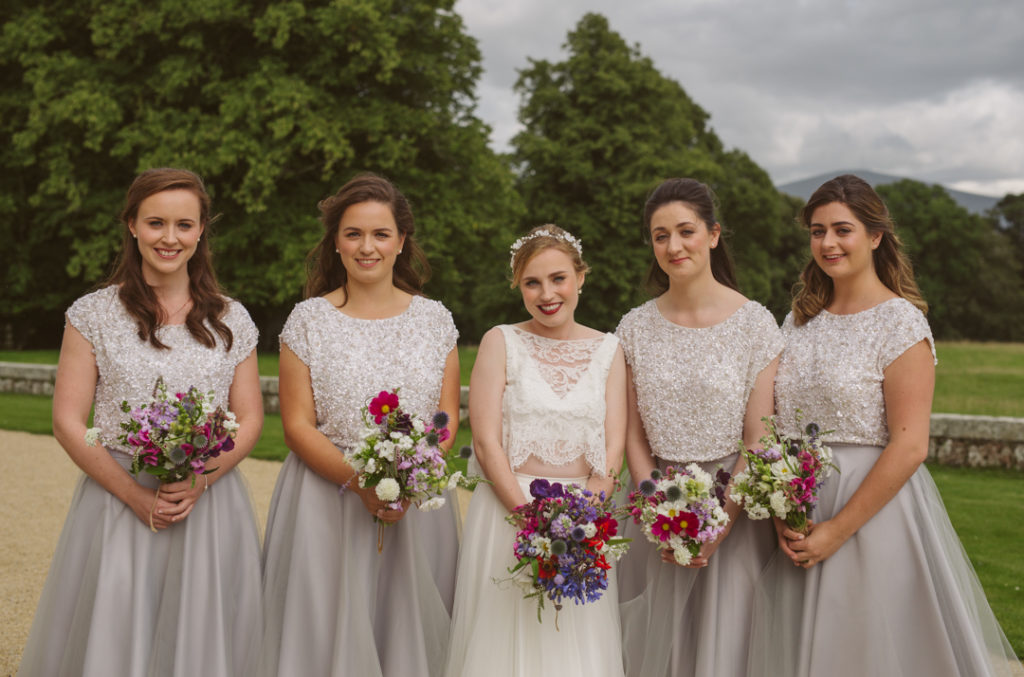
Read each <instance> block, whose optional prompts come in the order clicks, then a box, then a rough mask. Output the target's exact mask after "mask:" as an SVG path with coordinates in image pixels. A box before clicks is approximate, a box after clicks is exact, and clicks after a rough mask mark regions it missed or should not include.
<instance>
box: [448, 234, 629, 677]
mask: <svg viewBox="0 0 1024 677" xmlns="http://www.w3.org/2000/svg"><path fill="white" fill-rule="evenodd" d="M511 265H512V286H513V287H518V288H519V291H520V292H521V293H522V295H523V304H524V305H525V306H526V310H527V312H529V314H530V319H528V320H526V321H524V322H520V323H518V324H514V325H499V326H497V327H494V328H493V329H491V330H490V331H488V332H487V333H486V334H484V337H483V339H482V340H481V342H480V350H479V353H478V354H477V358H476V364H475V366H474V367H473V375H472V378H471V381H470V403H469V410H470V423H471V425H472V428H473V444H474V447H475V451H476V460H477V462H478V463H479V465H480V467H481V469H482V471H483V474H484V475H485V476H486V478H487V479H488V480H489V481H490V482H491V484H490V485H486V484H481V485H480V486H479V487H477V489H476V492H475V493H474V496H473V500H472V502H471V503H470V505H469V510H468V516H467V519H466V525H465V532H464V533H465V536H464V541H463V545H462V551H461V553H460V555H459V569H458V575H457V578H456V580H457V584H456V590H455V606H454V611H453V618H452V623H453V627H452V641H451V648H450V652H449V658H448V667H447V671H446V674H447V675H449V676H450V677H455V676H459V675H481V674H490V675H494V676H495V677H497V676H499V675H509V676H513V675H538V674H545V675H547V674H558V675H581V676H582V675H587V676H588V677H596V676H599V675H609V676H611V675H617V676H621V675H622V674H623V672H622V655H621V642H620V635H619V620H618V609H617V591H616V586H615V582H614V574H613V573H612V572H609V573H610V574H611V575H610V579H611V580H609V585H608V589H607V591H606V592H605V594H604V595H603V596H602V597H601V599H600V600H598V601H596V602H593V603H589V604H586V605H584V606H576V605H574V604H567V605H565V606H564V607H563V608H562V610H561V611H560V612H559V617H558V631H556V629H555V622H554V621H555V618H554V613H555V612H554V611H553V610H552V609H551V607H550V606H546V607H545V610H544V616H543V623H538V621H537V612H536V602H535V601H534V600H532V599H530V600H524V599H523V596H522V591H521V590H520V589H519V588H518V587H516V586H515V585H512V584H510V583H508V582H505V583H498V582H497V581H501V580H502V579H508V578H509V572H508V569H509V567H511V566H513V565H514V564H515V557H514V556H513V551H512V548H513V541H514V539H515V530H514V529H513V527H512V526H511V525H509V524H508V523H507V522H505V519H504V518H505V516H506V515H507V514H508V513H509V512H511V511H512V510H513V509H515V508H516V507H517V506H519V505H522V504H524V503H526V502H527V501H528V500H530V499H529V498H528V496H529V486H530V482H531V481H533V480H534V479H536V478H538V477H543V478H545V479H548V480H551V481H558V482H562V483H567V482H570V483H575V484H579V485H585V486H586V488H587V489H589V490H591V491H593V492H595V493H598V492H601V491H605V492H610V491H611V489H612V485H613V478H614V476H615V473H616V472H617V471H618V469H619V467H620V465H621V463H622V453H623V447H624V444H625V434H626V399H625V392H626V383H625V378H626V368H625V361H624V359H623V355H622V349H621V348H620V347H619V342H618V339H616V338H615V336H614V335H612V334H605V333H602V332H599V331H596V330H594V329H590V328H588V327H584V326H583V325H580V324H577V323H576V321H575V320H574V319H573V315H574V312H575V310H576V304H577V303H578V300H579V295H580V294H581V293H582V286H583V280H584V278H585V276H586V273H587V271H588V268H587V265H586V264H585V263H584V262H583V259H582V247H581V246H580V243H579V240H577V239H576V238H574V237H573V236H572V235H570V234H569V233H567V232H565V231H564V230H562V229H561V228H558V227H556V226H552V225H547V226H539V227H537V228H534V229H533V230H531V231H530V232H529V233H527V234H526V235H525V236H524V237H522V238H520V239H519V240H517V241H516V242H515V244H513V245H512V261H511Z"/></svg>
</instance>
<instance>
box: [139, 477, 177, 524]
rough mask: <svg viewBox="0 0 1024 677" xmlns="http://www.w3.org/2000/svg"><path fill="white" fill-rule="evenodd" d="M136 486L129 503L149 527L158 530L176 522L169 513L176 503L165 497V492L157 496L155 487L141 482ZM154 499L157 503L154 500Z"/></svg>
mask: <svg viewBox="0 0 1024 677" xmlns="http://www.w3.org/2000/svg"><path fill="white" fill-rule="evenodd" d="M136 487H137V488H136V489H135V490H134V491H133V492H132V495H131V497H130V498H129V499H128V501H127V505H128V507H129V508H131V509H132V512H134V513H135V516H136V517H138V518H139V521H140V522H142V523H143V524H145V525H146V526H147V527H149V526H152V527H153V528H154V529H156V530H158V531H159V530H160V529H166V528H167V527H169V526H171V525H172V524H174V522H172V521H171V515H170V514H168V513H169V512H170V511H171V510H173V509H174V508H175V504H174V503H171V502H170V501H168V500H166V499H164V497H163V494H161V495H160V496H157V493H156V490H155V489H149V488H147V487H144V486H142V485H141V484H137V485H136ZM154 499H155V500H156V503H154V502H153V501H154ZM150 515H152V524H151V523H150Z"/></svg>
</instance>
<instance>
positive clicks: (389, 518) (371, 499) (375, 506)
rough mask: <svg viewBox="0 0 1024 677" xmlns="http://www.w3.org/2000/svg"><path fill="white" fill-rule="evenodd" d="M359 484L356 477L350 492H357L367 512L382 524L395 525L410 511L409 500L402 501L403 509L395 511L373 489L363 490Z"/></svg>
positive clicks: (366, 488)
mask: <svg viewBox="0 0 1024 677" xmlns="http://www.w3.org/2000/svg"><path fill="white" fill-rule="evenodd" d="M358 482H359V479H358V477H354V478H353V479H352V485H351V486H349V488H348V490H349V491H352V492H355V493H356V495H357V496H359V500H361V501H362V502H363V507H364V508H366V511H367V512H368V513H370V514H371V515H373V516H374V517H376V518H377V519H379V520H380V521H381V522H385V523H387V524H394V523H395V522H397V521H398V520H400V519H402V518H403V517H404V516H405V513H406V512H408V511H409V499H405V500H403V501H402V508H401V509H400V510H394V509H392V508H391V507H390V505H389V504H388V503H385V502H384V501H382V500H380V499H379V498H377V492H376V490H375V489H374V488H373V487H365V488H361V487H360V486H359V484H358Z"/></svg>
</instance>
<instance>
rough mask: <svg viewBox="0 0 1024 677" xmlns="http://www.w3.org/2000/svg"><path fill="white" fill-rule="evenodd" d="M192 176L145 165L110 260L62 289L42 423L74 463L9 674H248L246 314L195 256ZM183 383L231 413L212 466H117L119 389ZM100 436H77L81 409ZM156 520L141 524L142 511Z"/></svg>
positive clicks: (251, 664)
mask: <svg viewBox="0 0 1024 677" xmlns="http://www.w3.org/2000/svg"><path fill="white" fill-rule="evenodd" d="M210 221H211V219H210V198H209V196H208V195H207V193H206V188H205V187H204V186H203V182H202V181H201V180H200V178H199V177H198V176H196V175H195V174H193V173H192V172H189V171H185V170H181V169H151V170H148V171H146V172H143V173H142V174H140V175H139V176H138V177H137V178H136V179H135V181H134V183H132V185H131V187H130V188H129V189H128V195H127V198H126V200H125V205H124V210H123V211H122V212H121V222H122V224H123V225H124V229H123V234H122V248H121V254H120V258H119V262H118V265H117V268H116V270H115V272H114V274H113V275H112V276H111V278H110V279H109V280H108V281H107V285H106V286H104V287H102V288H101V289H99V290H98V291H95V292H93V293H91V294H87V295H85V296H83V297H82V298H80V299H78V300H77V301H75V303H74V304H73V305H72V306H71V307H70V308H69V309H68V311H67V324H66V327H65V331H64V339H63V343H62V344H61V349H60V362H59V364H58V366H57V381H56V384H55V387H54V394H53V431H54V436H55V437H56V438H57V441H58V442H60V444H61V446H63V447H64V450H65V451H66V452H67V453H68V455H69V456H70V457H71V460H73V461H74V462H75V463H76V464H77V465H78V466H79V467H80V468H81V469H82V470H83V471H84V472H85V475H84V476H83V478H82V479H81V480H80V481H79V483H78V487H77V488H76V490H75V494H74V496H73V498H72V499H71V508H70V510H69V511H68V518H67V521H66V522H65V523H64V530H63V532H62V533H61V536H60V541H59V542H58V544H57V551H56V553H55V554H54V557H53V564H52V565H51V567H50V573H49V576H48V578H47V581H46V586H45V588H44V589H43V594H42V597H41V598H40V601H39V607H38V609H37V611H36V617H35V621H34V623H33V624H32V631H31V634H30V635H29V640H28V644H27V646H26V647H25V653H24V656H23V658H22V663H21V669H20V670H19V672H18V674H19V675H47V676H49V675H97V676H102V677H107V676H108V675H154V676H159V677H166V676H168V675H180V676H182V677H186V676H188V677H191V676H192V675H223V676H227V675H248V674H251V673H252V671H253V670H254V669H255V665H256V664H255V661H256V659H257V658H258V646H259V640H260V635H261V633H262V626H261V621H260V619H261V609H260V569H259V535H258V532H257V528H256V520H255V516H254V514H253V510H252V506H251V503H250V501H249V495H248V492H247V491H246V488H245V486H244V485H243V483H242V480H241V478H240V477H239V474H238V473H237V472H235V471H234V467H235V466H236V465H237V464H238V462H239V461H241V460H242V459H243V458H245V456H246V455H247V454H248V453H249V451H250V450H251V449H252V447H253V445H254V444H255V443H256V440H257V439H258V438H259V435H260V430H261V429H262V426H263V404H262V400H261V396H260V389H259V376H258V374H257V369H256V352H255V348H256V339H257V332H256V327H255V326H254V325H253V323H252V320H250V319H249V315H248V313H246V311H245V308H243V307H242V306H241V305H240V304H239V303H237V302H235V301H233V300H231V299H229V298H227V297H225V296H224V294H223V292H222V291H221V288H220V287H219V286H218V285H217V281H216V278H215V277H214V273H213V267H212V265H211V261H210V258H211V255H210V246H209V236H208V231H207V226H208V225H209V223H210ZM158 378H163V381H164V383H165V384H166V385H167V388H168V391H169V392H172V393H173V392H175V391H176V390H187V389H188V388H189V387H190V386H196V387H197V388H198V389H199V390H201V391H203V392H207V391H213V393H214V396H215V404H217V405H223V406H225V407H228V408H229V409H230V410H232V411H234V412H235V414H236V416H237V421H238V423H239V429H238V433H237V437H236V438H235V448H234V449H233V450H232V451H230V452H228V453H225V454H223V455H221V456H220V457H219V458H218V459H217V461H216V463H215V464H211V465H216V470H215V471H214V472H212V473H210V474H208V475H203V476H201V477H199V478H197V480H198V481H197V482H196V484H195V486H194V487H193V486H192V482H191V480H185V481H183V482H176V483H173V484H165V485H163V486H160V487H159V494H158V493H157V488H158V485H157V480H156V479H155V478H154V477H153V476H151V475H147V474H140V475H139V476H138V477H133V476H132V475H131V474H129V472H128V468H130V467H131V449H130V448H128V447H124V446H121V445H120V444H119V443H118V442H117V441H116V438H117V435H118V433H119V432H120V427H119V425H118V424H119V423H120V422H121V421H123V420H124V418H125V414H124V413H123V412H122V411H121V407H120V405H121V401H122V399H126V400H128V402H129V403H130V404H132V405H133V406H134V405H137V404H141V403H144V402H147V401H149V398H150V396H151V395H152V392H153V386H154V384H155V382H156V381H157V379H158ZM93 407H95V411H94V415H93V421H94V425H95V426H96V427H99V428H101V430H102V433H101V438H100V439H101V440H102V441H103V442H104V444H105V445H106V447H105V448H104V447H102V446H89V445H87V444H86V442H85V432H86V424H87V421H88V418H89V410H90V409H91V408H93ZM151 518H152V524H153V527H154V528H155V529H156V530H157V531H156V533H153V532H151V531H150V520H151Z"/></svg>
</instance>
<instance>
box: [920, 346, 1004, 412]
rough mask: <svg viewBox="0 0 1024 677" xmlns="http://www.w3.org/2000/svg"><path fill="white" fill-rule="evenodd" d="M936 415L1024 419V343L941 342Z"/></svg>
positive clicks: (935, 406) (936, 375) (933, 408)
mask: <svg viewBox="0 0 1024 677" xmlns="http://www.w3.org/2000/svg"><path fill="white" fill-rule="evenodd" d="M936 352H937V353H938V356H939V365H938V367H936V371H935V401H934V403H933V404H932V411H935V412H943V413H949V414H973V415H978V416H1016V417H1024V343H966V342H950V341H939V342H938V344H937V345H936Z"/></svg>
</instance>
